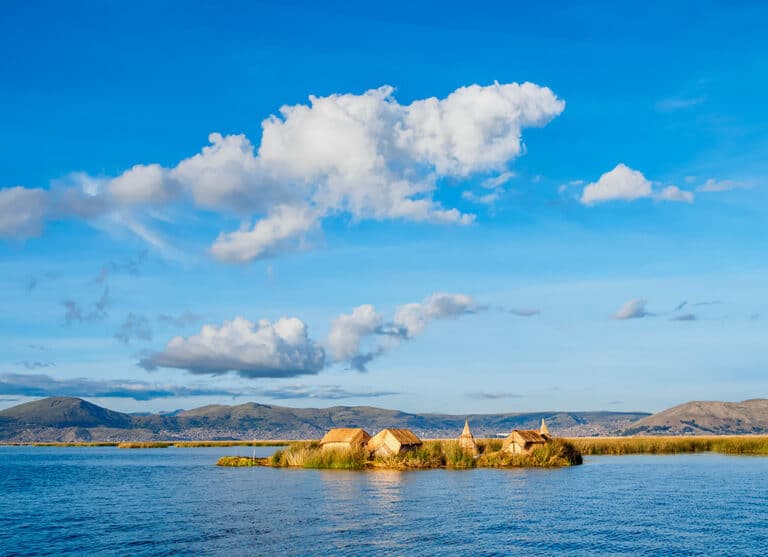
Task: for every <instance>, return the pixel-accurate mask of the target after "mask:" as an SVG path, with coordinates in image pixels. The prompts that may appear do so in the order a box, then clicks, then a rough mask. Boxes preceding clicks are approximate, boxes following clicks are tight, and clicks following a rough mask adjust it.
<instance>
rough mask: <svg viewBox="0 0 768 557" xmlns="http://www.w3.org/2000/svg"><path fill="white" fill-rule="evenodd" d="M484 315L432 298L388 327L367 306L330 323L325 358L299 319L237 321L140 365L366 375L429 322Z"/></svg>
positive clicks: (469, 305)
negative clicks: (339, 369)
mask: <svg viewBox="0 0 768 557" xmlns="http://www.w3.org/2000/svg"><path fill="white" fill-rule="evenodd" d="M484 309H486V306H480V305H478V304H477V303H476V302H475V300H474V299H473V298H472V297H470V296H467V295H465V294H433V295H431V296H430V297H428V298H427V299H425V300H424V301H423V302H420V303H412V304H405V305H402V306H399V307H398V308H397V309H396V311H395V315H394V318H393V319H392V320H391V321H387V320H386V319H385V318H384V316H383V315H382V314H380V313H378V312H377V311H376V309H375V308H374V307H373V306H372V305H370V304H365V305H361V306H358V307H356V308H354V309H353V310H352V312H351V313H348V314H342V315H339V316H338V317H336V318H335V319H334V320H333V321H332V322H331V326H330V328H329V332H328V338H327V339H326V341H325V346H326V347H327V350H328V357H326V350H325V349H324V348H323V347H322V346H321V345H320V344H319V343H317V342H315V341H314V340H312V339H311V338H309V335H308V332H307V326H306V324H305V323H304V322H303V321H301V320H300V319H298V318H295V317H294V318H281V319H278V320H277V321H275V322H274V323H271V322H270V321H268V320H261V321H259V322H258V323H253V322H251V321H249V320H247V319H245V318H243V317H237V318H235V319H234V320H232V321H225V322H224V323H223V324H222V325H221V326H216V325H204V326H203V327H202V329H201V330H200V332H199V333H198V334H196V335H193V336H190V337H186V338H185V337H181V336H177V337H174V338H172V339H171V340H170V341H169V342H168V343H167V345H166V347H165V348H164V349H163V350H162V351H160V352H156V353H154V354H150V355H149V356H147V357H146V358H144V359H143V360H141V361H140V362H139V364H140V365H141V366H142V367H144V368H146V369H156V368H158V367H171V368H178V369H185V370H188V371H190V372H191V373H196V374H212V375H221V374H224V373H227V372H230V371H234V372H237V373H238V374H239V375H241V376H243V377H249V378H261V377H295V376H299V375H307V374H316V373H318V372H319V371H321V370H322V369H323V368H325V367H326V366H328V365H331V364H333V363H338V362H346V363H348V364H349V366H350V367H351V368H353V369H356V370H358V371H365V366H366V364H368V363H369V362H370V361H371V360H373V359H374V358H376V357H377V356H380V355H381V354H384V353H385V352H387V351H389V350H392V349H394V348H396V347H397V346H398V345H399V344H400V343H401V342H403V341H404V340H409V339H413V338H414V337H415V336H417V335H419V334H420V333H422V332H423V331H424V329H425V328H426V327H427V325H429V323H431V322H432V321H434V320H437V319H448V318H457V317H460V316H462V315H467V314H472V313H476V312H478V311H481V310H484ZM80 319H82V316H80ZM147 325H148V323H147ZM134 336H135V335H134Z"/></svg>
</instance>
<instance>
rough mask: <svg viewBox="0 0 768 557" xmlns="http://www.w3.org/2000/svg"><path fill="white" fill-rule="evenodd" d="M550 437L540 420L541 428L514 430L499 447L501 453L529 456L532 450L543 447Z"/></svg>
mask: <svg viewBox="0 0 768 557" xmlns="http://www.w3.org/2000/svg"><path fill="white" fill-rule="evenodd" d="M551 439H552V437H551V436H550V434H549V428H548V427H547V424H546V422H545V421H544V420H543V419H542V420H541V427H540V428H539V430H538V431H536V430H535V429H514V430H512V433H510V434H509V435H508V436H507V438H506V439H504V442H503V443H502V445H501V449H502V450H503V451H508V452H510V453H512V454H530V453H531V451H533V449H535V448H536V447H539V446H541V445H545V444H546V443H547V442H549V441H550V440H551Z"/></svg>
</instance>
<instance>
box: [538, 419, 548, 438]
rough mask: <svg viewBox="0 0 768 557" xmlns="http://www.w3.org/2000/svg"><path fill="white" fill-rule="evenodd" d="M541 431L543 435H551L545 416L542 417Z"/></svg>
mask: <svg viewBox="0 0 768 557" xmlns="http://www.w3.org/2000/svg"><path fill="white" fill-rule="evenodd" d="M539 433H541V434H542V435H549V428H548V427H547V422H545V421H544V418H542V419H541V428H539Z"/></svg>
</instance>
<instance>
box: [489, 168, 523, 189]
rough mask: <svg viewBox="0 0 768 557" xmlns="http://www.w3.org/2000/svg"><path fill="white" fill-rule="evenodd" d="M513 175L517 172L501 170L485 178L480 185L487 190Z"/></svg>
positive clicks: (497, 186) (501, 183) (504, 182)
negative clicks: (499, 172) (497, 173)
mask: <svg viewBox="0 0 768 557" xmlns="http://www.w3.org/2000/svg"><path fill="white" fill-rule="evenodd" d="M515 176H517V174H515V173H514V172H502V173H501V174H499V175H498V176H493V177H491V178H486V179H485V180H483V181H482V183H481V184H480V185H481V186H482V187H484V188H486V189H489V190H492V189H496V188H499V187H501V186H503V185H504V184H506V183H507V182H509V181H510V180H511V179H512V178H514V177H515Z"/></svg>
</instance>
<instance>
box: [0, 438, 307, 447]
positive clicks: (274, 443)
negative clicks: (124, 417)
mask: <svg viewBox="0 0 768 557" xmlns="http://www.w3.org/2000/svg"><path fill="white" fill-rule="evenodd" d="M302 442H303V441H286V440H263V441H74V442H63V441H57V442H50V443H0V446H2V447H120V448H121V449H161V448H167V447H179V448H198V447H287V446H288V445H290V444H292V443H302Z"/></svg>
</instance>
